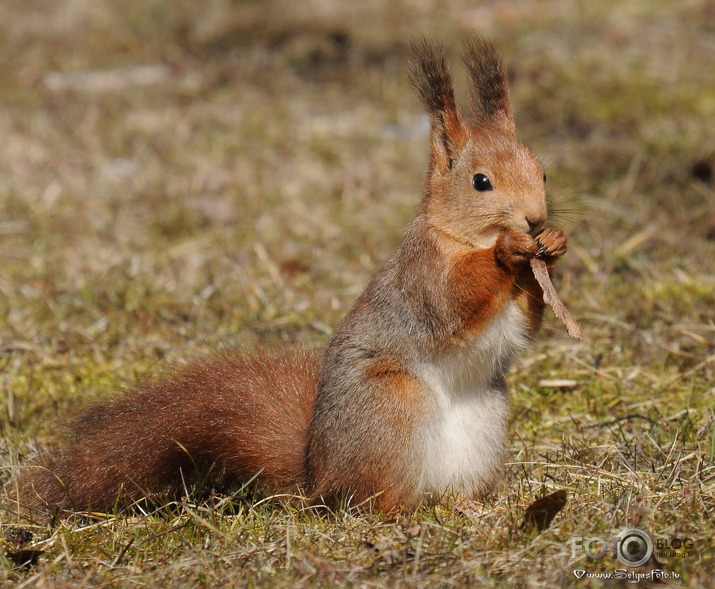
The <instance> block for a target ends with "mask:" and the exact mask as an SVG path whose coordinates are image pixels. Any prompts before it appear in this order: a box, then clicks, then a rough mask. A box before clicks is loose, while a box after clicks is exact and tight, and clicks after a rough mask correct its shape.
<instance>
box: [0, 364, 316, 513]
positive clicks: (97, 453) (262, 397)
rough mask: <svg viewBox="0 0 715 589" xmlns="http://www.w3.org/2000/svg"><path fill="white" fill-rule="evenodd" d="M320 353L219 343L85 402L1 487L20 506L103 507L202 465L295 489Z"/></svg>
mask: <svg viewBox="0 0 715 589" xmlns="http://www.w3.org/2000/svg"><path fill="white" fill-rule="evenodd" d="M319 369H320V358H319V355H318V354H317V353H316V352H312V351H307V350H301V351H296V352H293V353H292V354H288V355H283V356H272V355H268V354H265V353H257V354H253V355H243V354H240V353H238V352H236V351H232V350H221V351H218V352H216V353H214V354H213V355H211V356H209V357H208V358H205V359H203V360H199V361H194V362H192V363H189V364H187V365H185V366H182V367H179V368H177V369H175V370H174V371H168V372H167V373H166V374H164V375H163V376H161V377H159V378H156V379H153V380H149V381H148V382H146V383H140V384H139V385H137V386H136V387H134V388H133V389H132V390H130V391H128V393H127V394H125V395H124V396H123V397H121V398H119V399H116V400H113V401H109V402H106V403H98V404H95V405H94V406H92V407H90V408H89V409H88V410H86V411H85V412H84V413H83V414H81V415H80V416H79V418H78V419H76V420H75V421H74V422H72V423H71V424H70V427H69V431H70V438H69V440H68V441H67V442H66V443H65V445H64V446H62V447H60V448H59V449H58V450H57V451H56V452H53V453H48V454H47V455H45V456H44V457H42V458H41V459H40V460H39V461H38V463H37V464H36V465H33V466H28V467H26V469H25V470H24V471H23V473H22V474H21V475H20V477H19V478H18V479H17V481H15V483H14V484H13V483H11V485H10V488H9V489H8V490H7V491H6V500H8V501H10V502H17V503H19V504H20V505H19V506H17V507H20V508H23V507H24V508H30V509H39V510H41V511H43V512H46V511H48V510H49V511H51V512H57V511H58V510H59V511H60V512H61V511H66V510H87V509H92V510H101V509H107V508H111V506H112V505H113V504H115V502H116V501H117V500H119V501H120V502H121V503H127V502H130V501H132V500H135V499H137V498H141V497H143V496H145V495H146V494H147V493H162V492H167V491H168V492H172V493H178V492H180V491H181V490H182V488H183V484H184V481H185V480H187V479H192V478H193V475H196V474H199V475H201V474H202V473H204V474H205V472H206V471H207V470H208V468H209V467H212V469H213V471H214V472H216V473H217V474H218V475H220V476H221V477H222V479H223V480H224V481H227V482H230V483H236V484H237V483H240V482H242V481H247V480H249V479H251V478H252V477H254V476H255V475H257V474H258V477H257V479H256V480H257V482H258V483H259V484H260V485H261V486H262V487H264V488H266V489H267V490H268V491H270V492H291V491H296V490H297V489H298V488H299V487H300V486H301V485H302V484H303V483H304V477H305V452H306V440H307V435H308V426H309V423H310V419H311V416H312V414H313V405H314V401H315V394H316V388H317V379H318V371H319Z"/></svg>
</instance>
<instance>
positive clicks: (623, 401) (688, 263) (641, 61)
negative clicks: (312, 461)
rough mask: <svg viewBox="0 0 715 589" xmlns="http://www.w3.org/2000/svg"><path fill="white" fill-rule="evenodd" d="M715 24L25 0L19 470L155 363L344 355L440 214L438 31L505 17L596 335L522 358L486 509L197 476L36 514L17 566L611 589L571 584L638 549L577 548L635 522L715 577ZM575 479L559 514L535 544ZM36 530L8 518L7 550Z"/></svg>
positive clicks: (463, 31)
mask: <svg viewBox="0 0 715 589" xmlns="http://www.w3.org/2000/svg"><path fill="white" fill-rule="evenodd" d="M299 6H300V7H299ZM714 10H715V9H714V8H713V3H712V2H710V1H690V2H675V1H674V0H659V1H657V2H655V1H654V2H640V1H638V0H626V1H623V0H621V1H619V2H615V1H608V2H599V3H576V2H573V3H571V2H564V1H563V0H547V1H546V2H538V3H537V2H530V1H527V0H523V1H509V2H499V3H492V4H485V5H482V6H480V7H475V6H474V5H473V3H470V2H466V1H463V0H449V1H445V2H428V1H417V0H414V1H411V2H408V1H407V0H403V1H401V2H394V3H381V2H377V1H375V0H367V1H364V2H360V3H350V4H347V3H346V4H345V5H337V6H335V5H333V4H332V3H328V2H324V1H322V0H316V1H314V2H311V3H308V4H303V3H300V5H299V4H298V3H289V2H283V1H279V0H266V1H264V2H257V1H247V0H246V1H242V2H239V1H233V2H230V1H228V0H226V1H223V2H221V1H215V2H205V3H176V4H173V3H165V2H160V1H158V0H156V1H146V0H145V1H143V2H136V1H130V2H125V3H123V4H122V7H121V9H120V8H119V7H118V5H117V6H115V3H111V2H106V1H95V2H88V1H87V2H83V1H74V2H69V1H64V2H46V1H44V0H32V1H27V0H25V1H23V2H18V1H14V0H11V1H9V2H4V3H3V4H2V6H1V7H0V27H2V32H1V34H0V103H1V104H2V109H0V136H2V137H3V147H2V151H3V157H2V158H0V177H1V178H2V182H1V183H0V260H1V262H0V268H1V269H0V366H2V372H1V373H0V415H2V420H0V428H1V429H2V442H0V444H1V445H0V467H1V468H2V470H0V478H1V479H2V480H1V481H0V482H4V481H6V480H8V479H9V478H10V476H11V474H12V472H13V469H15V468H17V467H18V466H19V465H22V464H23V463H24V462H25V460H26V459H27V458H29V457H31V456H32V455H33V454H34V453H35V452H36V451H37V449H38V448H39V447H42V446H44V445H45V444H47V443H49V442H50V441H51V440H52V439H53V438H54V436H55V435H56V430H57V424H58V423H60V422H61V421H62V420H63V419H64V418H65V417H66V416H68V415H69V414H71V412H72V410H73V409H75V408H77V407H79V406H81V404H83V403H85V402H87V401H89V400H96V399H101V398H103V397H106V396H107V395H109V394H111V393H112V392H113V391H116V390H117V389H118V388H120V387H121V386H124V385H126V384H128V383H131V382H133V381H135V380H136V379H137V378H140V377H141V376H142V375H143V374H145V373H146V372H147V371H151V370H153V369H155V367H156V366H157V364H162V365H164V364H167V363H171V362H173V361H176V360H178V359H180V358H183V357H186V356H189V355H192V354H195V353H198V352H202V351H204V350H206V349H210V348H211V347H214V346H216V345H218V344H219V343H228V344H232V345H238V346H242V347H251V346H256V345H260V346H264V347H268V348H274V349H275V348H277V347H280V346H283V345H290V344H292V343H294V342H308V343H312V344H321V343H323V342H325V340H326V338H327V336H328V333H329V331H330V326H333V325H335V324H336V322H337V321H338V320H339V319H340V317H341V316H342V315H343V314H344V313H345V312H346V310H347V309H348V308H349V306H350V304H351V302H352V301H353V300H354V299H355V297H356V296H357V294H358V293H359V292H360V290H361V288H362V287H363V286H364V284H365V283H366V281H367V279H368V278H369V277H370V275H371V274H372V273H373V272H374V271H375V270H376V268H377V267H378V266H379V264H380V263H381V261H382V260H384V259H385V258H386V257H387V256H388V255H389V254H390V253H391V251H392V250H393V249H394V248H395V247H396V245H397V244H398V243H399V240H400V236H401V231H402V229H403V227H404V226H405V225H406V223H407V222H408V221H409V219H410V217H411V215H412V214H413V212H414V210H415V207H416V203H417V201H418V199H419V195H420V190H421V185H422V181H423V173H424V168H425V164H426V154H427V138H426V134H425V120H424V115H423V114H422V112H421V110H420V107H419V104H418V102H417V100H416V99H415V98H414V97H413V95H412V93H411V91H410V89H409V87H408V84H407V80H406V75H405V61H406V59H407V49H408V46H409V42H410V41H412V40H414V39H415V38H417V37H419V35H420V34H424V35H426V36H428V37H430V38H436V39H442V40H443V41H444V42H445V43H446V44H447V45H448V46H449V47H450V48H451V49H453V51H454V52H455V53H456V51H457V49H458V43H459V39H460V38H463V37H464V36H465V35H467V34H469V33H470V32H471V31H473V30H475V29H479V30H483V31H484V30H485V31H487V32H488V33H490V34H491V35H493V36H494V37H495V38H496V40H497V41H498V43H499V44H500V46H501V47H502V48H503V51H504V54H505V59H506V61H507V62H508V64H509V66H510V71H511V77H512V100H513V102H514V106H515V110H516V113H517V125H518V129H519V132H520V135H521V137H522V138H523V139H524V140H525V141H526V142H527V143H529V144H530V145H531V146H533V148H534V149H535V151H536V152H537V154H539V155H540V156H541V157H542V159H543V161H544V162H545V163H546V164H547V167H548V178H549V180H548V189H549V192H550V193H551V195H552V197H553V198H554V199H555V201H556V203H557V208H558V209H561V211H562V213H561V215H560V222H561V223H563V224H564V225H566V227H567V228H568V230H569V233H570V234H571V247H570V251H569V254H567V256H566V257H565V258H564V260H563V261H562V263H561V264H560V274H559V276H558V281H559V292H560V294H561V295H562V297H563V298H564V300H565V301H566V302H567V304H568V305H569V307H570V308H571V309H572V311H573V312H574V314H575V315H576V316H577V318H578V319H579V320H580V322H581V324H582V326H583V327H584V331H585V335H586V337H585V340H584V341H583V342H582V343H575V342H573V341H570V340H568V339H567V338H566V337H565V334H564V330H563V328H562V326H561V325H560V324H558V323H557V322H556V321H555V320H554V319H553V318H550V319H547V321H546V325H545V327H544V329H543V331H542V336H541V338H540V339H539V341H538V342H537V343H536V345H535V346H534V348H533V349H532V350H530V351H529V352H528V353H526V354H524V355H523V357H522V358H521V359H520V361H519V362H518V363H517V364H516V366H515V367H514V370H513V371H512V374H511V377H510V383H511V388H512V391H513V395H512V419H511V425H510V436H511V448H510V457H509V465H508V469H507V477H506V480H505V482H504V484H503V486H502V487H501V488H500V490H499V491H498V492H497V493H496V494H495V495H494V496H493V497H491V498H489V499H488V500H487V501H485V502H484V503H474V504H462V505H456V504H453V503H452V504H448V505H447V506H446V507H439V508H427V507H423V508H421V509H420V510H418V511H417V512H416V513H415V514H414V515H413V516H412V517H410V518H407V519H399V520H393V521H383V520H382V519H381V518H379V517H377V516H370V515H359V514H355V513H353V512H351V511H349V510H340V511H337V512H336V513H325V512H321V511H318V510H315V509H314V508H311V507H309V506H306V505H302V504H300V503H299V502H298V503H290V504H287V505H281V504H276V503H275V502H262V503H257V502H254V501H247V500H245V499H242V492H239V494H238V495H237V497H236V498H235V499H234V500H233V501H228V500H226V498H224V497H214V498H212V499H210V500H209V501H198V500H197V498H196V495H195V494H192V493H191V492H189V493H188V495H187V497H186V499H185V500H184V501H183V502H181V503H178V504H171V505H167V506H156V507H155V508H152V509H151V510H149V511H148V512H147V513H146V514H145V515H141V516H139V515H134V516H127V515H122V516H119V517H115V516H107V517H104V518H95V519H92V520H85V521H83V520H77V521H74V522H65V523H58V524H55V525H52V526H40V525H37V526H34V527H32V526H29V527H30V529H31V531H32V532H33V534H34V539H33V541H32V542H31V543H30V544H29V546H30V547H32V548H34V549H38V550H42V551H43V553H42V554H41V555H40V557H39V562H38V564H37V565H36V566H33V567H29V568H22V567H18V566H16V565H15V564H14V563H13V562H12V559H10V558H9V557H8V556H3V557H2V559H3V563H2V567H0V581H1V582H2V583H4V584H8V585H15V586H18V587H31V586H42V587H68V586H72V587H83V586H92V587H119V586H134V585H142V586H152V587H154V586H156V587H158V586H161V587H179V586H199V587H201V586H206V587H208V586H217V585H230V586H262V585H271V586H273V585H275V586H294V585H296V584H302V585H307V586H334V585H338V586H385V587H387V586H389V587H393V586H397V587H400V586H405V587H406V586H410V587H412V586H418V587H421V586H432V585H437V586H462V585H485V586H499V587H501V586H529V587H555V586H571V585H575V586H584V587H595V586H600V583H601V582H600V581H598V580H595V579H590V580H589V579H587V578H582V579H580V580H577V579H576V578H575V576H574V574H573V570H574V569H575V568H584V569H588V570H589V571H592V572H607V571H612V570H613V569H614V568H616V566H617V563H616V561H615V560H614V559H613V558H611V557H610V556H609V557H605V558H603V559H600V560H589V559H588V558H587V557H586V556H585V555H584V554H583V552H579V553H577V558H576V559H573V558H572V551H571V544H570V538H571V537H572V536H580V537H583V538H589V537H593V536H600V537H604V538H610V537H612V536H613V535H615V534H616V533H618V532H619V531H620V530H621V529H622V528H623V527H626V526H630V525H638V526H640V527H642V528H644V529H646V530H648V531H649V532H650V533H651V534H652V535H653V536H654V537H655V538H656V539H659V540H661V542H662V541H665V540H669V541H672V539H674V538H681V539H682V538H691V539H693V542H694V552H695V554H694V556H693V557H691V558H684V557H682V556H681V557H668V558H665V559H663V561H664V562H663V564H662V565H661V566H660V568H662V569H664V570H667V571H669V572H676V573H678V574H679V575H680V576H681V578H680V580H679V583H680V586H684V587H702V586H706V585H708V584H709V583H711V578H712V576H713V574H714V573H715V565H714V562H713V554H712V548H713V531H714V529H715V525H714V524H713V514H714V513H715V472H714V471H713V464H714V461H713V458H714V455H715V404H714V402H713V399H714V398H715V396H714V395H713V392H714V391H715V355H714V352H713V348H715V325H714V324H713V319H714V317H713V309H715V274H713V264H712V262H711V261H710V260H713V259H715V255H714V254H715V188H714V184H713V174H712V169H713V166H715V143H714V142H713V139H712V128H711V125H709V124H708V121H712V120H715V99H714V98H713V97H714V96H715V73H713V71H711V70H712V68H710V67H708V64H709V63H711V61H712V41H713V35H714V34H715V29H714V28H713V24H712V23H713V18H714V17H715V13H714ZM139 66H153V69H150V70H144V71H143V72H142V71H141V70H137V69H136V68H137V67H139ZM102 72H104V73H102ZM78 73H80V74H83V75H79V76H78V75H77V74H78ZM460 75H461V74H460ZM458 80H459V76H458ZM460 87H461V90H460V92H463V91H464V87H463V84H461V85H460ZM462 97H463V94H462ZM463 103H464V102H463ZM553 379H567V380H572V381H575V382H572V383H569V385H568V386H567V387H554V386H553V383H549V382H548V381H549V380H553ZM560 489H563V490H566V491H567V493H568V498H569V499H568V503H567V505H566V507H565V508H564V509H563V511H562V512H561V513H559V514H558V515H557V516H556V518H555V519H554V521H553V523H552V525H551V527H550V528H549V529H547V530H546V531H544V532H542V533H536V532H533V531H528V530H526V531H524V530H521V529H520V526H521V522H522V520H523V514H524V510H525V508H526V507H527V506H528V505H529V504H530V503H532V502H533V501H534V500H535V499H537V498H539V497H541V496H544V495H546V494H548V493H551V492H553V491H556V490H560ZM18 525H22V526H24V527H28V526H27V525H26V524H22V523H20V522H18V521H17V520H16V518H15V517H14V516H13V515H12V514H11V513H9V512H7V511H5V510H2V509H0V527H1V528H2V531H3V533H5V534H6V536H4V540H3V545H4V546H5V548H6V549H7V550H9V551H10V552H12V551H13V550H14V549H15V548H14V547H13V542H12V538H11V537H8V536H7V534H8V533H9V532H11V531H12V530H15V529H17V526H18ZM680 552H681V555H682V554H683V552H684V551H682V550H681V551H680ZM646 568H647V567H646Z"/></svg>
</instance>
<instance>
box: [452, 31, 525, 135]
mask: <svg viewBox="0 0 715 589" xmlns="http://www.w3.org/2000/svg"><path fill="white" fill-rule="evenodd" d="M462 61H463V62H464V65H465V66H466V68H467V71H468V72H469V80H470V94H471V96H472V108H473V110H474V114H475V115H476V116H477V118H478V119H479V120H480V121H481V122H483V123H492V124H494V123H496V124H498V125H499V126H501V127H503V128H505V129H506V130H507V131H508V132H510V133H512V134H513V133H514V117H513V114H512V110H511V103H510V102H509V83H508V80H507V75H506V69H505V68H504V64H503V63H502V60H501V57H500V55H499V52H498V51H497V49H496V47H495V46H494V43H492V41H491V40H489V39H487V38H485V37H481V36H476V37H473V38H472V39H470V40H469V41H467V42H466V43H465V44H464V51H463V53H462Z"/></svg>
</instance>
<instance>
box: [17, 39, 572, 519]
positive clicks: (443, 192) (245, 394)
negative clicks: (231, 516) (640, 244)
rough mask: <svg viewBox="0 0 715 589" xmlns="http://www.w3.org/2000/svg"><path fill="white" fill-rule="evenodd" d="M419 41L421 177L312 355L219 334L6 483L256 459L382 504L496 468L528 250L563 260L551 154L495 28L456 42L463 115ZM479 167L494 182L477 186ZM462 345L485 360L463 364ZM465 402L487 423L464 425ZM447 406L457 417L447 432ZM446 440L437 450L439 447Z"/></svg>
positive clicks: (239, 474)
mask: <svg viewBox="0 0 715 589" xmlns="http://www.w3.org/2000/svg"><path fill="white" fill-rule="evenodd" d="M415 54H416V59H415V62H414V64H413V67H412V70H411V79H412V82H413V84H414V86H415V88H416V90H417V93H418V95H419V96H420V98H421V100H422V102H423V104H424V106H425V107H426V108H427V111H428V113H429V115H430V119H431V135H430V147H431V157H430V166H429V170H428V174H427V182H426V186H425V194H424V197H423V199H422V203H421V206H420V208H419V211H418V214H417V216H416V218H415V219H414V221H413V222H412V223H411V225H410V226H409V227H408V229H407V231H406V234H405V238H404V240H403V243H402V244H401V246H400V248H399V249H398V251H397V252H396V253H395V254H394V256H393V257H392V258H390V259H389V260H388V261H387V262H386V263H385V265H384V266H383V267H382V268H381V269H380V270H379V271H378V272H377V274H376V275H375V277H373V279H372V280H371V281H370V283H369V284H368V285H367V287H366V289H365V291H364V292H363V293H362V295H361V296H360V297H359V299H358V300H357V301H356V303H355V304H354V306H353V307H352V309H351V310H350V312H349V313H348V314H347V315H346V317H345V318H344V319H343V320H342V321H341V322H340V324H339V325H338V326H337V327H336V329H335V332H334V334H333V336H332V338H331V340H330V342H329V343H328V345H327V347H326V349H325V351H324V353H323V354H322V357H321V356H319V354H318V353H316V352H308V351H295V352H289V353H284V354H279V355H267V354H264V353H255V354H252V355H243V354H240V353H238V352H234V351H226V350H224V351H219V352H217V353H216V354H214V355H213V356H212V357H210V358H209V359H207V360H203V361H196V362H193V363H190V364H188V365H186V366H184V367H183V368H179V369H176V370H174V371H173V372H172V371H168V372H167V373H166V374H165V375H164V376H161V377H159V378H157V379H153V380H150V381H148V382H146V383H140V384H138V385H137V386H135V387H134V389H132V390H131V391H129V392H128V393H127V394H126V395H125V396H123V397H121V398H119V399H116V400H113V401H110V402H108V403H103V404H98V405H96V406H94V407H93V408H90V409H89V410H87V411H86V412H85V413H84V415H83V416H81V417H80V418H79V419H78V420H76V421H75V422H74V424H72V426H71V427H70V439H69V441H68V442H67V443H66V444H65V445H64V446H61V447H60V448H59V449H58V450H57V451H56V452H55V453H51V454H48V455H46V456H45V457H43V458H41V459H40V460H39V462H38V465H37V466H36V467H32V468H30V469H27V470H26V471H25V473H24V474H23V475H22V476H21V477H20V478H19V480H18V481H17V487H18V489H19V490H18V493H16V494H13V493H12V492H10V493H9V496H10V498H11V499H12V498H15V499H18V500H19V502H20V503H21V504H25V505H30V506H34V507H36V508H40V509H50V510H53V509H61V510H67V509H86V508H95V509H101V508H105V507H107V506H109V505H111V504H112V502H113V501H114V500H115V499H116V498H117V496H118V495H120V496H121V498H122V501H123V502H126V501H131V500H133V499H135V498H138V497H142V496H143V495H144V494H145V493H156V492H161V491H163V490H170V491H172V492H180V491H181V485H182V482H183V481H184V480H185V479H192V478H194V476H201V473H203V472H205V470H206V469H208V468H213V470H214V473H215V474H216V475H217V478H219V479H222V480H224V481H227V482H229V483H234V484H238V483H240V482H243V481H246V480H248V479H250V478H252V477H254V476H257V478H256V480H257V483H258V484H259V486H261V487H262V488H265V489H266V490H268V491H269V492H276V491H278V492H293V491H298V490H300V489H303V490H305V491H306V492H307V493H308V494H309V496H310V497H312V499H313V500H315V501H321V500H323V501H328V502H335V501H336V500H337V499H339V498H341V497H343V498H345V499H346V500H349V501H350V502H352V503H353V504H360V503H362V502H365V501H368V500H371V499H372V500H374V503H375V505H376V506H377V507H378V508H380V509H382V510H384V511H390V510H393V509H403V510H405V509H410V508H412V507H413V506H414V505H415V504H416V503H417V502H419V501H420V500H422V499H424V498H429V497H435V496H437V497H439V496H441V495H442V494H444V492H445V491H447V490H448V488H447V487H450V486H451V482H450V481H451V479H450V478H449V477H451V476H453V477H454V484H455V485H462V486H463V488H464V492H465V493H467V494H468V495H470V496H480V495H483V494H484V493H486V492H488V491H489V490H490V489H492V488H493V487H494V486H495V485H496V484H497V482H498V480H499V470H500V466H501V455H502V452H503V445H504V444H503V438H504V430H505V428H506V411H507V405H506V384H505V379H504V373H505V372H506V370H508V367H509V363H510V361H511V358H512V356H513V354H514V353H516V351H518V350H519V349H521V347H523V346H522V344H523V341H524V340H525V339H529V338H531V337H533V335H534V334H535V333H536V330H537V329H538V327H539V324H540V321H541V316H542V313H543V308H544V305H543V302H542V301H541V298H542V293H541V289H540V287H539V285H538V283H536V281H535V280H534V278H533V275H532V274H531V272H530V270H529V265H528V263H529V259H530V258H532V257H534V256H539V257H542V258H544V259H546V260H547V261H548V262H549V263H551V262H553V261H555V260H556V259H557V258H558V257H559V256H561V255H562V254H563V253H564V252H565V249H566V236H565V235H564V234H563V233H562V232H560V231H559V230H556V229H548V228H547V229H545V228H544V227H545V223H546V203H545V192H544V179H543V170H542V168H541V165H540V164H539V163H538V161H537V160H536V158H535V157H534V156H533V155H532V154H531V152H530V151H529V149H528V148H527V147H525V146H524V145H523V144H521V143H520V142H519V141H518V140H517V139H516V136H515V132H514V119H513V116H512V111H511V105H510V103H509V97H508V88H507V81H506V76H505V73H504V68H503V65H502V64H501V61H500V60H499V58H498V55H497V53H496V50H495V49H494V47H493V46H492V45H491V43H489V42H488V41H486V40H484V39H481V38H477V39H475V40H473V41H471V42H470V43H468V44H467V45H466V48H465V53H464V56H463V58H464V63H465V65H466V67H467V70H468V73H469V75H470V85H471V87H470V90H471V95H472V119H471V120H468V119H465V118H464V117H463V116H462V115H461V114H460V113H459V112H458V111H457V107H456V103H455V100H454V94H453V90H452V77H451V73H450V70H449V68H448V67H447V65H446V60H445V58H444V55H443V52H442V50H441V49H440V48H439V47H438V46H434V45H430V44H428V43H422V44H421V45H419V46H417V47H416V48H415ZM478 174H481V175H484V176H486V177H487V178H488V179H489V180H490V181H491V182H492V184H493V185H490V187H489V189H488V190H479V191H476V188H475V187H473V185H472V183H473V182H474V181H475V178H476V175H478ZM512 303H513V304H512ZM515 309H517V310H518V312H517V311H515ZM495 326H497V327H495ZM495 329H496V332H495ZM500 329H503V331H504V333H503V334H501V333H499V330H500ZM480 345H482V346H483V347H484V350H482V349H481V348H480V347H479V346H480ZM472 348H474V349H476V350H478V351H477V352H474V353H472V352H470V350H472ZM470 354H471V355H470ZM480 354H482V356H484V357H485V358H488V360H480V358H482V356H480ZM469 362H476V364H474V367H473V368H471V369H472V370H474V371H480V370H481V371H484V374H470V367H471V366H472V365H471V364H469ZM480 362H482V363H481V364H480ZM465 363H467V365H465ZM445 371H446V372H445ZM449 371H454V375H452V374H451V373H450V372H449ZM452 383H453V384H452ZM450 386H452V387H453V390H452V389H450ZM471 417H474V420H475V421H474V423H476V424H477V425H475V426H474V427H476V428H479V427H481V428H483V431H469V429H468V427H467V429H465V427H466V426H465V423H467V424H471V423H472V422H471V421H469V419H470V418H471ZM449 420H454V421H455V423H456V424H457V426H458V428H461V429H459V430H458V436H461V437H458V439H457V440H456V441H455V440H452V439H451V437H450V435H449V433H450V432H447V434H445V428H446V427H448V426H445V425H444V424H443V422H444V423H449ZM480 444H483V447H482V446H480ZM442 448H444V451H445V452H447V453H448V456H447V458H446V459H445V465H441V464H440V463H439V462H440V460H441V457H439V456H438V457H437V458H436V459H435V457H434V455H435V453H439V452H440V451H441V449H442ZM462 450H464V452H466V453H467V454H465V456H472V455H474V457H475V458H474V461H475V462H474V463H472V462H470V460H465V459H464V456H462V454H461V452H462ZM482 450H483V451H482ZM482 463H483V464H482ZM443 466H444V468H442V467H443ZM445 473H446V474H445ZM452 473H454V474H452ZM445 477H447V478H446V479H445ZM443 479H444V481H445V482H444V484H443V482H442V481H443ZM435 481H436V482H435ZM435 485H437V486H438V487H439V488H433V487H435ZM457 490H459V489H457Z"/></svg>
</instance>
